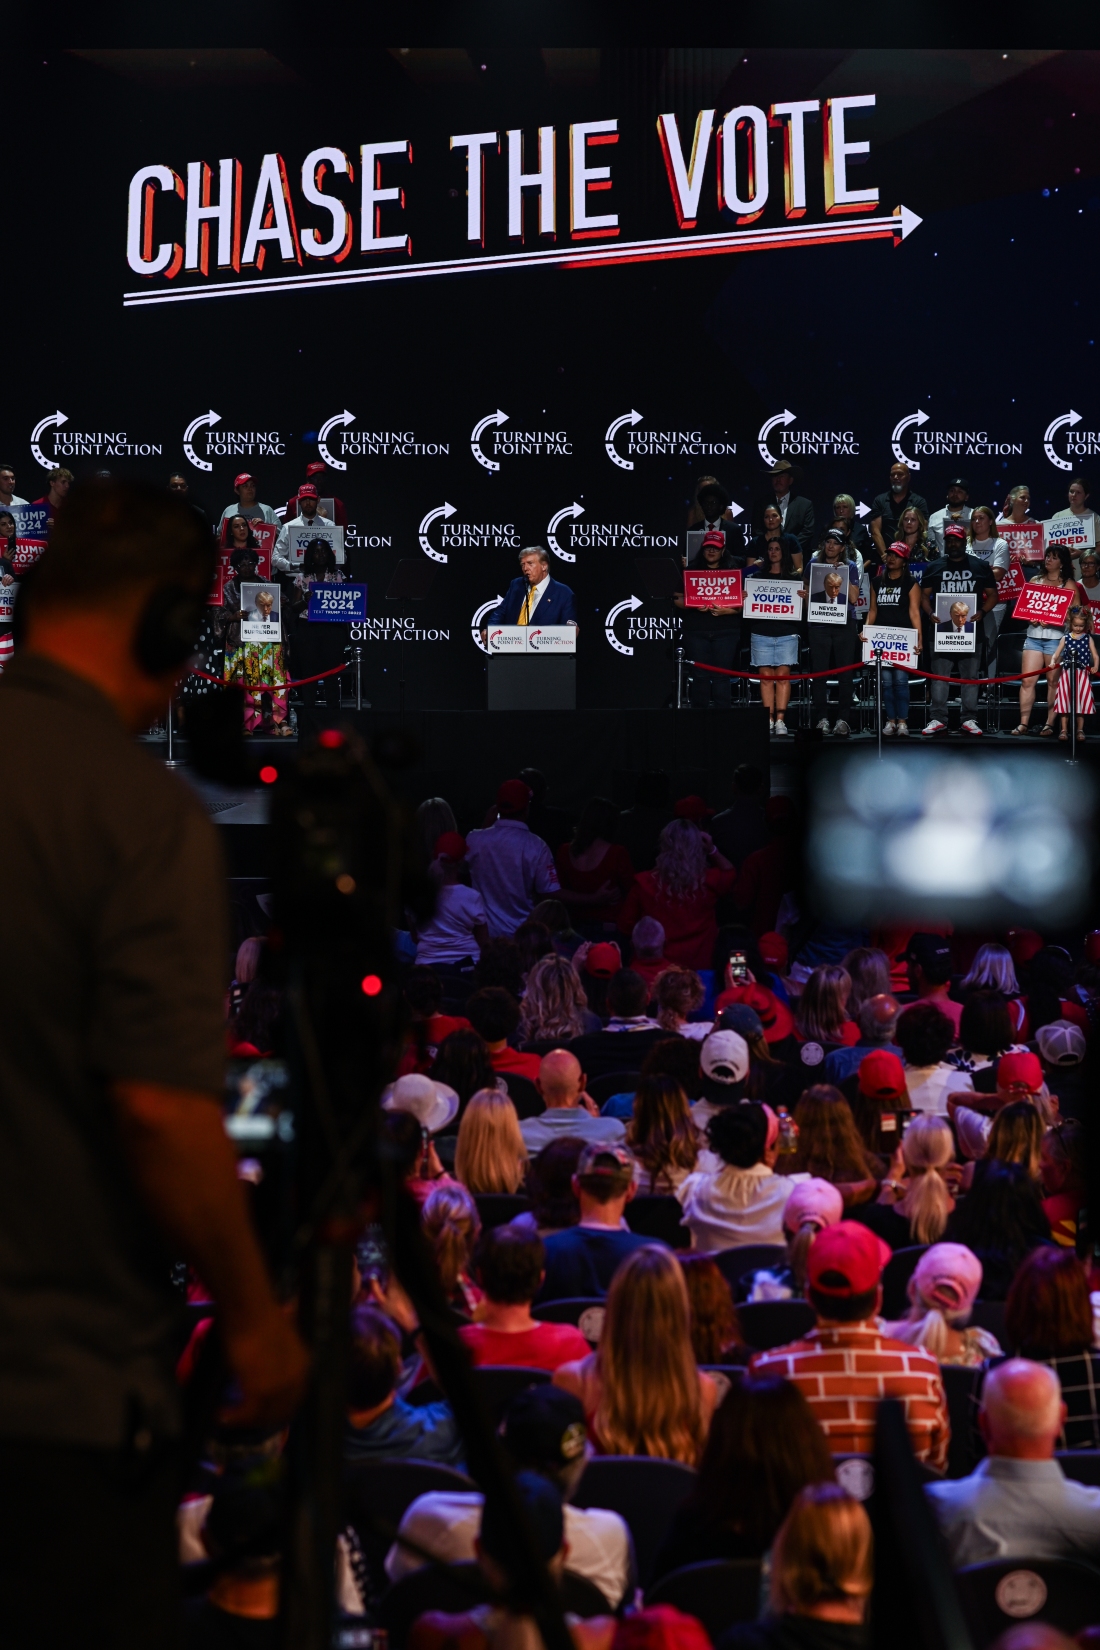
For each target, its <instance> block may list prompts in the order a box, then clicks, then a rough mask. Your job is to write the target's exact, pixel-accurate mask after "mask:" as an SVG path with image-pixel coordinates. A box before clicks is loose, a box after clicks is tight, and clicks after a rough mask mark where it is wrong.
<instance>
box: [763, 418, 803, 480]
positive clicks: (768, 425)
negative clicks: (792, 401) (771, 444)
mask: <svg viewBox="0 0 1100 1650" xmlns="http://www.w3.org/2000/svg"><path fill="white" fill-rule="evenodd" d="M794 421H795V414H794V413H793V412H791V411H790V409H789V408H785V409H784V410H783V412H781V413H776V415H775V417H774V418H769V419H767V420H766V421H765V422H764V423H763V424H761V426H760V428H759V430H758V431H757V432H756V445H757V447H758V448H759V451H760V457H761V458H762V459H763V460H764V463H765V464H770V465H771V467H772V469H774V468H775V465H776V459H775V458H774V457H773V456H772V454H771V453H770V452H769V451H768V437H769V436H770V435H771V433H772V431H773V430H774V429H775V427H776V425H777V424H793V423H794Z"/></svg>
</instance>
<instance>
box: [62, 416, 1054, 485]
mask: <svg viewBox="0 0 1100 1650" xmlns="http://www.w3.org/2000/svg"><path fill="white" fill-rule="evenodd" d="M68 422H69V415H68V413H63V412H60V411H58V412H55V413H51V414H50V416H49V418H40V419H39V421H38V423H37V424H36V425H35V426H34V429H33V430H32V431H31V452H32V453H33V454H34V456H35V458H36V459H37V460H38V462H39V464H41V466H42V468H43V469H44V470H57V469H60V465H59V464H57V463H56V462H55V460H54V459H52V458H47V457H46V455H45V453H44V452H43V451H42V449H41V447H40V446H39V445H38V439H39V437H40V436H41V434H42V431H43V430H48V429H49V427H50V425H51V424H56V425H57V427H58V428H59V429H60V427H61V425H62V424H67V423H68ZM1067 468H1068V466H1067Z"/></svg>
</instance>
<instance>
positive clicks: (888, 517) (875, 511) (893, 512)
mask: <svg viewBox="0 0 1100 1650" xmlns="http://www.w3.org/2000/svg"><path fill="white" fill-rule="evenodd" d="M909 509H913V510H919V511H920V513H921V515H922V516H923V517H924V519H925V521H927V520H928V504H927V501H926V500H925V499H923V498H921V496H920V494H919V493H906V495H905V497H904V498H901V499H895V498H894V495H893V493H891V492H889V491H887V492H885V493H879V495H878V497H877V498H876V499H875V502H874V503H873V504H872V506H871V516H870V520H871V521H878V523H879V532H880V533H881V534H882V542H883V544H889V543H891V541H892V540H893V538H894V536H895V534H896V533H897V530H898V521H899V519H900V517H901V516H902V515H904V513H905V511H906V510H909ZM880 517H881V520H879V518H880Z"/></svg>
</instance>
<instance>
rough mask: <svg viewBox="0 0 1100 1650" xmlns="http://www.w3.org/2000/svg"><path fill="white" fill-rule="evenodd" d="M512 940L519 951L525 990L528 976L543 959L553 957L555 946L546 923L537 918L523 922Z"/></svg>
mask: <svg viewBox="0 0 1100 1650" xmlns="http://www.w3.org/2000/svg"><path fill="white" fill-rule="evenodd" d="M512 938H513V939H514V940H515V942H516V949H517V950H518V951H519V966H520V973H521V975H522V977H523V985H524V990H526V988H527V976H528V974H529V973H530V972H531V970H532V968H534V966H535V964H536V963H537V962H539V961H541V959H542V958H543V957H549V956H553V955H554V954H555V953H554V946H553V943H552V941H551V939H550V930H549V928H547V927H546V924H545V923H541V922H536V920H535V918H534V917H533V916H532V917H528V919H527V921H526V922H521V923H520V925H519V927H518V928H517V929H516V931H515V933H514V934H513V935H512Z"/></svg>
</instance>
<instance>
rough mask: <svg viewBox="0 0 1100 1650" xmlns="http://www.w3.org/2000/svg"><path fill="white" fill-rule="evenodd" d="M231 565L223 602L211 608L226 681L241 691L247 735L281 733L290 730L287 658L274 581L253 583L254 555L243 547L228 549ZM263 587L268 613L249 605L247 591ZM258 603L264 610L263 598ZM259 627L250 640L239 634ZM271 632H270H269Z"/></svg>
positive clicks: (253, 594)
mask: <svg viewBox="0 0 1100 1650" xmlns="http://www.w3.org/2000/svg"><path fill="white" fill-rule="evenodd" d="M229 560H230V564H231V565H232V568H233V573H234V577H233V578H232V579H231V580H230V581H229V583H228V584H227V585H226V587H225V593H224V606H223V607H222V608H221V609H220V610H215V617H214V628H215V630H216V631H217V633H218V636H219V638H220V639H221V641H222V642H223V645H224V647H225V680H226V681H227V682H232V683H234V684H235V685H236V686H238V687H241V688H243V689H244V731H245V733H246V734H254V733H257V732H265V731H267V730H268V729H270V731H271V732H272V733H274V734H276V735H280V736H282V737H285V736H286V735H288V734H289V733H290V731H291V729H290V726H289V724H288V722H287V694H286V682H287V672H286V662H285V658H284V654H283V642H284V639H285V638H284V635H283V626H282V616H281V613H280V607H281V602H280V603H279V604H278V605H276V603H275V600H274V598H275V597H276V596H280V595H281V592H280V590H279V587H278V585H258V584H257V581H256V568H257V565H258V557H257V554H256V551H255V550H252V549H249V548H248V547H247V546H246V547H245V548H244V549H242V550H234V551H232V552H231V554H230V557H229ZM259 590H266V591H267V592H268V593H269V595H271V597H272V601H271V607H270V609H269V610H268V617H267V618H266V619H265V618H264V617H263V612H262V610H261V609H259V608H258V604H256V603H255V602H253V603H252V604H251V605H250V603H249V595H252V596H255V594H256V592H257V591H259ZM263 607H264V608H265V609H266V608H267V602H266V601H265V602H264V604H263ZM246 625H247V627H248V629H249V630H250V631H251V630H252V629H253V628H254V627H258V630H259V637H260V639H259V640H250V639H249V637H248V636H247V635H245V634H244V631H245V627H246ZM269 632H270V634H269Z"/></svg>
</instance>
